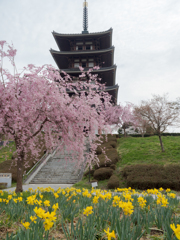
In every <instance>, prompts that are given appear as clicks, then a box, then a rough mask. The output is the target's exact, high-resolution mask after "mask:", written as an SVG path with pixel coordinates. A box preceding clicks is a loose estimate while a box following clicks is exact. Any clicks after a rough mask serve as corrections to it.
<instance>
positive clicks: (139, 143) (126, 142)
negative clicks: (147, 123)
mask: <svg viewBox="0 0 180 240" xmlns="http://www.w3.org/2000/svg"><path fill="white" fill-rule="evenodd" d="M162 141H163V144H164V149H165V152H162V151H161V148H160V143H159V138H158V137H157V136H152V137H146V138H135V137H127V138H124V137H122V138H120V139H118V148H117V150H118V153H119V154H120V155H121V158H122V161H121V163H120V166H121V167H124V166H125V165H131V164H141V163H146V164H162V165H164V164H168V163H179V162H180V137H179V136H176V137H174V136H163V137H162Z"/></svg>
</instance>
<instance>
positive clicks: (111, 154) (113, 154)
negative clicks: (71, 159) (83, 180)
mask: <svg viewBox="0 0 180 240" xmlns="http://www.w3.org/2000/svg"><path fill="white" fill-rule="evenodd" d="M106 155H107V157H108V158H109V159H110V160H111V161H109V160H107V159H106V157H105V155H104V154H101V155H99V156H98V157H99V166H98V165H97V164H96V165H95V168H96V169H97V168H101V167H109V166H110V165H111V164H116V163H117V162H118V160H119V157H118V153H117V151H116V149H114V148H112V149H108V150H106Z"/></svg>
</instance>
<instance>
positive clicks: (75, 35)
mask: <svg viewBox="0 0 180 240" xmlns="http://www.w3.org/2000/svg"><path fill="white" fill-rule="evenodd" d="M112 31H113V29H112V28H110V29H108V30H106V31H103V32H93V33H87V34H83V37H93V36H99V35H104V34H108V33H112ZM52 34H53V36H59V37H65V38H67V37H73V38H74V37H80V36H82V33H58V32H55V31H53V32H52Z"/></svg>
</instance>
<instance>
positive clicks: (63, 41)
mask: <svg viewBox="0 0 180 240" xmlns="http://www.w3.org/2000/svg"><path fill="white" fill-rule="evenodd" d="M112 31H113V29H112V28H110V29H109V30H107V31H104V32H96V33H87V34H86V33H84V34H81V33H80V34H62V33H57V32H55V31H53V32H52V34H53V37H54V39H55V41H56V43H57V45H58V48H59V50H60V51H72V46H75V44H80V43H88V42H97V43H98V45H99V46H98V48H99V49H98V50H102V49H107V48H110V47H111V46H112Z"/></svg>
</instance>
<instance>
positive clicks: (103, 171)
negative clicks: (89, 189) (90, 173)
mask: <svg viewBox="0 0 180 240" xmlns="http://www.w3.org/2000/svg"><path fill="white" fill-rule="evenodd" d="M112 174H113V169H111V168H109V167H106V168H99V169H97V170H95V172H94V178H95V179H97V180H105V179H109V178H110V177H111V175H112Z"/></svg>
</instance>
